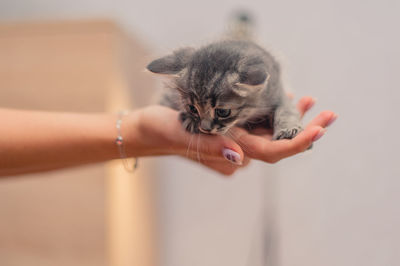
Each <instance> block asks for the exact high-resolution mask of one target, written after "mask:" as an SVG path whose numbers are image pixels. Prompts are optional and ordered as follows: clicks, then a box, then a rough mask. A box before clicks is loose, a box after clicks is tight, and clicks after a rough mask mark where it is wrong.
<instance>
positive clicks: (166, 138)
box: [127, 97, 337, 175]
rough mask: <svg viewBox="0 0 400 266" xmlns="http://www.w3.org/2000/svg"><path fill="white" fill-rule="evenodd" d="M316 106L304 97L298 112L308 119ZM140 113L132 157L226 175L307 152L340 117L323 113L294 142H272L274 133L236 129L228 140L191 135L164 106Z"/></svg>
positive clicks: (151, 107) (173, 112)
mask: <svg viewBox="0 0 400 266" xmlns="http://www.w3.org/2000/svg"><path fill="white" fill-rule="evenodd" d="M313 104H314V100H313V99H312V98H311V97H303V98H302V99H301V100H300V101H299V103H298V105H297V108H298V110H299V112H300V113H301V115H304V113H305V112H307V111H308V110H309V109H310V108H311V107H312V105H313ZM137 112H138V115H137V116H131V117H132V118H135V119H136V120H137V121H136V125H138V126H134V127H131V128H132V129H135V130H136V132H134V133H132V132H131V133H128V136H133V139H131V140H130V141H128V144H127V145H129V143H132V144H134V147H132V149H129V148H128V149H129V150H128V153H129V151H132V152H133V154H132V153H131V154H128V156H146V155H148V156H150V155H173V154H174V155H180V156H183V157H186V158H189V159H191V160H193V161H196V162H198V163H201V164H203V165H205V166H207V167H208V168H211V169H213V170H215V171H217V172H219V173H222V174H224V175H231V174H233V173H234V172H235V171H236V170H238V169H239V168H240V167H244V166H246V165H248V163H249V162H250V158H254V159H258V160H262V161H265V162H268V163H275V162H277V161H279V160H281V159H283V158H286V157H289V156H292V155H295V154H297V153H300V152H303V151H304V150H306V149H307V148H308V147H309V146H310V145H311V143H312V142H313V141H316V140H317V139H318V138H320V137H321V136H322V135H323V133H324V130H325V129H324V128H325V127H326V126H328V125H329V124H330V123H332V122H333V121H334V119H335V118H336V117H337V116H336V115H335V114H334V113H333V112H331V111H324V112H321V113H320V114H319V115H318V116H317V117H315V118H314V119H313V120H312V121H311V122H310V123H309V124H308V126H307V127H306V129H305V130H304V131H303V132H301V133H299V135H298V136H296V137H295V138H294V139H292V140H279V141H272V140H271V138H272V132H270V131H266V130H258V131H255V132H251V133H249V132H247V131H246V130H244V129H241V128H234V129H231V130H230V131H229V134H227V135H226V136H222V135H204V134H189V133H188V132H186V131H185V130H184V129H183V128H182V126H181V123H180V121H179V119H178V112H177V111H175V110H172V109H170V108H167V107H163V106H149V107H146V108H144V109H140V110H139V111H137ZM226 151H233V153H232V152H230V154H231V156H230V159H231V160H230V161H229V160H227V158H226V157H225V156H226ZM232 154H233V155H232ZM224 155H225V156H224Z"/></svg>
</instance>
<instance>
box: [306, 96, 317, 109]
mask: <svg viewBox="0 0 400 266" xmlns="http://www.w3.org/2000/svg"><path fill="white" fill-rule="evenodd" d="M316 101H317V99H315V98H312V100H311V102H310V103H309V104H308V105H307V110H310V109H311V108H312V107H313V106H314V104H315V102H316Z"/></svg>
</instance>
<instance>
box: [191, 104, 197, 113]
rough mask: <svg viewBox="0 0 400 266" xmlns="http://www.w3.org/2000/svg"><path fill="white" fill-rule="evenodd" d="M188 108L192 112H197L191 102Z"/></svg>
mask: <svg viewBox="0 0 400 266" xmlns="http://www.w3.org/2000/svg"><path fill="white" fill-rule="evenodd" d="M189 110H190V112H192V114H198V112H197V109H196V107H195V106H194V105H192V104H189Z"/></svg>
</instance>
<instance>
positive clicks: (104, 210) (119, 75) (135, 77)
mask: <svg viewBox="0 0 400 266" xmlns="http://www.w3.org/2000/svg"><path fill="white" fill-rule="evenodd" d="M148 59H149V58H148V57H147V49H145V48H144V44H143V43H140V42H139V41H138V40H135V39H133V38H132V37H128V36H127V34H125V33H124V32H123V31H122V30H121V29H120V28H119V27H118V26H117V25H115V24H114V23H113V22H110V21H105V20H97V21H76V22H72V21H70V22H51V23H50V22H46V23H45V22H43V23H16V24H7V25H4V24H3V25H1V24H0V107H1V108H22V109H37V110H50V111H77V112H116V111H117V110H119V109H124V108H132V107H139V106H141V105H144V104H146V103H147V102H148V99H149V98H150V95H151V94H152V87H153V84H152V83H151V81H150V79H149V77H147V76H146V74H145V73H144V71H143V70H144V67H145V65H146V62H147V61H148ZM0 121H1V118H0ZM4 130H7V129H6V128H2V127H1V124H0V135H1V131H4ZM77 156H78V155H77ZM149 164H151V162H149V161H145V162H144V163H142V165H141V166H140V168H139V170H138V171H136V172H135V173H134V174H130V173H127V172H125V171H124V169H123V168H122V167H121V164H120V162H118V161H115V162H109V163H106V164H96V165H90V166H85V167H79V168H73V169H65V170H61V171H54V172H48V173H40V174H34V175H25V176H21V177H18V178H3V179H0V265H21V266H23V265H41V266H47V265H49V266H50V265H51V266H53V265H57V266H62V265H82V266H83V265H85V266H90V265H96V266H99V265H112V266H118V265H130V266H131V265H141V266H146V265H154V263H155V258H154V254H155V252H154V241H153V239H154V237H153V236H154V226H153V224H154V223H153V221H154V216H153V204H152V184H151V176H152V173H151V172H150V170H149V169H151V168H154V167H149Z"/></svg>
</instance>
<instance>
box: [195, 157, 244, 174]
mask: <svg viewBox="0 0 400 266" xmlns="http://www.w3.org/2000/svg"><path fill="white" fill-rule="evenodd" d="M189 159H191V160H192V161H194V162H197V163H199V161H198V160H197V158H190V157H189ZM200 163H201V164H202V165H204V166H206V167H208V168H210V169H212V170H214V171H216V172H218V173H220V174H222V175H225V176H231V175H232V174H234V173H235V172H236V170H237V169H239V167H240V166H238V165H235V164H232V163H230V162H229V161H222V162H221V161H215V160H202V161H201V162H200Z"/></svg>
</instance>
